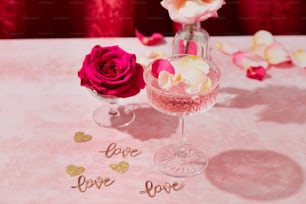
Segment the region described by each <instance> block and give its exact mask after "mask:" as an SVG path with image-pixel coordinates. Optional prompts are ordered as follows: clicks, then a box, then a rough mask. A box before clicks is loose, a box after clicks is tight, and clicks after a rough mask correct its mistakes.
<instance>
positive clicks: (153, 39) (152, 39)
mask: <svg viewBox="0 0 306 204" xmlns="http://www.w3.org/2000/svg"><path fill="white" fill-rule="evenodd" d="M135 35H136V37H137V38H138V39H139V40H140V42H141V43H142V44H144V45H156V44H158V43H159V42H161V40H162V39H163V38H164V36H163V35H162V34H161V33H153V34H152V35H151V36H148V37H146V36H144V35H143V34H142V33H140V32H139V31H138V30H137V29H135Z"/></svg>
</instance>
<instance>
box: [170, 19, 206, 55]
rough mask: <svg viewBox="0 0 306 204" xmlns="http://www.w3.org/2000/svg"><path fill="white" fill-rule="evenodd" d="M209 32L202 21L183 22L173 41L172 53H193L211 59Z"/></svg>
mask: <svg viewBox="0 0 306 204" xmlns="http://www.w3.org/2000/svg"><path fill="white" fill-rule="evenodd" d="M208 44H209V34H208V32H207V31H206V30H204V29H203V28H202V27H201V22H196V23H194V24H182V27H181V29H180V30H178V31H177V33H176V34H175V36H174V38H173V42H172V55H176V54H192V55H197V56H200V57H202V58H205V59H209V50H208V49H209V47H208Z"/></svg>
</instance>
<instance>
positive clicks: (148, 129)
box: [118, 104, 179, 141]
mask: <svg viewBox="0 0 306 204" xmlns="http://www.w3.org/2000/svg"><path fill="white" fill-rule="evenodd" d="M134 109H135V114H136V117H135V120H134V121H133V123H131V124H130V125H129V126H127V127H122V128H118V130H120V131H122V132H125V133H128V134H130V135H131V136H132V137H134V138H136V139H139V140H142V141H145V140H149V139H160V138H167V137H171V135H172V134H174V133H176V130H177V128H178V124H179V119H178V117H174V116H169V115H166V114H162V113H160V112H158V111H156V110H155V109H153V108H152V107H151V106H149V105H147V104H145V105H135V108H134Z"/></svg>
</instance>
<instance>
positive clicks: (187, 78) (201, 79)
mask: <svg viewBox="0 0 306 204" xmlns="http://www.w3.org/2000/svg"><path fill="white" fill-rule="evenodd" d="M187 70H188V71H186V72H184V75H182V77H183V81H184V82H185V83H186V84H187V87H186V92H187V93H189V94H195V93H200V92H201V91H202V90H204V87H205V86H206V84H207V81H208V77H207V76H206V75H205V74H204V73H203V72H202V71H201V70H199V69H196V68H191V69H187Z"/></svg>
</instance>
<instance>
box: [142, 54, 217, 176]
mask: <svg viewBox="0 0 306 204" xmlns="http://www.w3.org/2000/svg"><path fill="white" fill-rule="evenodd" d="M185 56H187V55H186V54H183V55H173V56H171V57H169V58H168V60H169V61H170V62H173V61H175V60H179V59H180V58H182V57H185ZM188 56H191V55H188ZM191 57H192V56H191ZM205 61H206V63H207V64H208V65H209V70H208V73H207V74H206V75H207V77H208V78H209V79H210V80H211V82H212V83H211V86H210V88H209V89H207V90H204V91H203V92H200V93H195V94H190V93H186V92H184V91H178V90H175V91H173V89H169V90H165V89H162V88H160V86H159V85H158V82H157V79H156V78H155V77H153V76H152V74H151V69H152V64H151V65H149V66H148V67H147V68H146V70H145V71H144V80H145V83H146V92H147V96H148V99H149V102H150V104H151V106H152V107H153V108H155V109H156V110H157V111H160V112H161V113H165V114H168V115H173V116H177V117H179V120H180V128H181V131H180V137H181V139H180V143H179V144H171V145H168V146H165V147H162V148H160V149H159V150H158V151H157V152H156V154H155V156H154V162H155V165H156V166H157V168H158V169H159V171H160V172H162V173H164V174H166V175H169V176H174V177H191V176H195V175H198V174H200V173H201V172H202V171H203V170H204V169H205V168H206V167H207V166H208V159H207V157H206V156H205V153H203V152H202V151H201V150H199V149H197V148H195V147H194V146H193V145H191V144H186V143H185V140H186V138H185V135H184V118H185V117H186V116H189V115H192V114H195V113H200V112H205V111H208V110H209V109H210V108H212V107H213V106H214V104H215V102H216V96H217V92H218V88H219V83H220V75H221V73H220V70H219V68H218V67H217V65H216V64H214V63H213V62H211V61H208V60H205ZM188 68H189V67H184V69H188ZM190 68H191V67H190Z"/></svg>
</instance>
